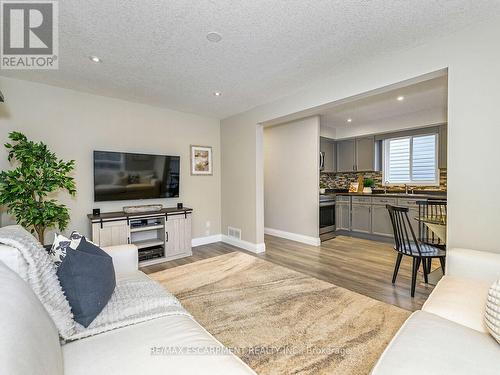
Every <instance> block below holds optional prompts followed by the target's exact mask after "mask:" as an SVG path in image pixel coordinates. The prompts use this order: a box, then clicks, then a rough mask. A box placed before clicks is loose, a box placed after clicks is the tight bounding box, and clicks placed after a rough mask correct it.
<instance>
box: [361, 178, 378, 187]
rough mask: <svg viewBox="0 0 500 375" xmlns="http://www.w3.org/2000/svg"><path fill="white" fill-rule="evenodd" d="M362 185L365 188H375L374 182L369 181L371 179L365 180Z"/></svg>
mask: <svg viewBox="0 0 500 375" xmlns="http://www.w3.org/2000/svg"><path fill="white" fill-rule="evenodd" d="M363 185H364V186H365V187H374V186H375V181H373V179H371V178H365V179H364V181H363Z"/></svg>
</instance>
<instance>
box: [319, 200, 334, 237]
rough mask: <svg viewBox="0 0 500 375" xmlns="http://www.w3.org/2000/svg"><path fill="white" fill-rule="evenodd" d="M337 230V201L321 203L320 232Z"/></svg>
mask: <svg viewBox="0 0 500 375" xmlns="http://www.w3.org/2000/svg"><path fill="white" fill-rule="evenodd" d="M334 231H335V202H324V203H320V205H319V234H323V233H328V232H334Z"/></svg>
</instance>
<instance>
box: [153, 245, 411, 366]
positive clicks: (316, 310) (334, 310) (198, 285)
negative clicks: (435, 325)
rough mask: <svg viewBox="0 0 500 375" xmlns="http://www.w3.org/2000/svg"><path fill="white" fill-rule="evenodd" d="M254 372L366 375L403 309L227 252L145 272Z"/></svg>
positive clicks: (404, 314) (399, 322) (402, 318)
mask: <svg viewBox="0 0 500 375" xmlns="http://www.w3.org/2000/svg"><path fill="white" fill-rule="evenodd" d="M150 277H151V278H153V279H154V280H157V281H158V282H160V283H161V284H162V285H163V286H164V287H165V288H167V289H168V290H169V291H170V292H172V293H173V294H174V295H175V296H176V297H177V298H179V300H180V301H181V303H182V304H183V306H184V307H185V308H186V309H187V310H188V311H189V312H190V313H191V314H192V315H193V316H194V318H195V319H196V320H197V321H198V322H199V323H200V324H201V325H202V326H203V327H205V329H206V330H207V331H208V332H210V333H211V334H212V335H213V336H215V337H216V338H217V339H218V340H219V341H220V342H221V343H223V344H224V345H225V346H226V347H228V348H229V349H231V350H232V351H233V352H234V354H236V355H237V356H239V357H240V358H241V359H242V360H243V361H244V362H245V363H247V364H248V365H249V366H250V367H251V368H253V369H254V370H255V371H256V372H257V373H258V374H262V375H265V374H344V375H345V374H368V373H369V372H370V370H371V369H372V367H373V365H374V364H375V362H376V360H377V359H378V357H379V356H380V354H381V353H382V352H383V350H384V349H385V347H386V346H387V344H388V343H389V341H390V340H391V339H392V337H393V336H394V335H395V333H396V332H397V330H398V329H399V327H400V326H401V325H402V324H403V322H404V321H405V320H406V318H407V317H408V316H409V314H410V313H409V312H408V311H406V310H402V309H400V308H398V307H395V306H392V305H388V304H386V303H383V302H379V301H376V300H374V299H371V298H369V297H365V296H363V295H360V294H357V293H354V292H351V291H349V290H347V289H343V288H340V287H338V286H335V285H333V284H330V283H327V282H324V281H321V280H318V279H315V278H312V277H309V276H307V275H304V274H301V273H299V272H296V271H292V270H290V269H287V268H284V267H281V266H278V265H275V264H274V263H271V262H268V261H265V260H262V259H258V258H256V257H253V256H250V255H247V254H243V253H240V252H233V253H230V254H225V255H220V256H217V257H214V258H210V259H205V260H202V261H198V262H195V263H191V264H187V265H184V266H180V267H175V268H171V269H167V270H164V271H160V272H156V273H154V274H151V275H150Z"/></svg>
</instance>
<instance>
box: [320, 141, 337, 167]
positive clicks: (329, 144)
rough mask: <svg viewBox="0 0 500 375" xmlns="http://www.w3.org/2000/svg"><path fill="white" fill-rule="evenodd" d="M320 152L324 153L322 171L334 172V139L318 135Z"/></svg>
mask: <svg viewBox="0 0 500 375" xmlns="http://www.w3.org/2000/svg"><path fill="white" fill-rule="evenodd" d="M319 148H320V152H322V153H324V156H325V159H324V160H325V164H324V168H323V170H322V172H327V173H331V172H335V171H336V165H335V164H336V163H335V161H336V155H335V141H334V140H333V139H329V138H325V137H320V143H319Z"/></svg>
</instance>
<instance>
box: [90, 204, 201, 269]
mask: <svg viewBox="0 0 500 375" xmlns="http://www.w3.org/2000/svg"><path fill="white" fill-rule="evenodd" d="M192 212H193V210H192V209H190V208H182V209H177V208H164V209H162V210H160V211H156V212H145V213H133V214H126V213H125V212H108V213H101V214H100V215H99V216H97V215H88V218H89V220H90V222H91V225H92V242H94V243H96V244H98V245H99V246H114V245H123V244H130V243H132V244H134V245H137V247H138V249H139V264H140V265H141V266H147V265H151V264H156V263H161V262H166V261H169V260H173V259H178V258H183V257H187V256H190V255H192V251H191V215H192Z"/></svg>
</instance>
